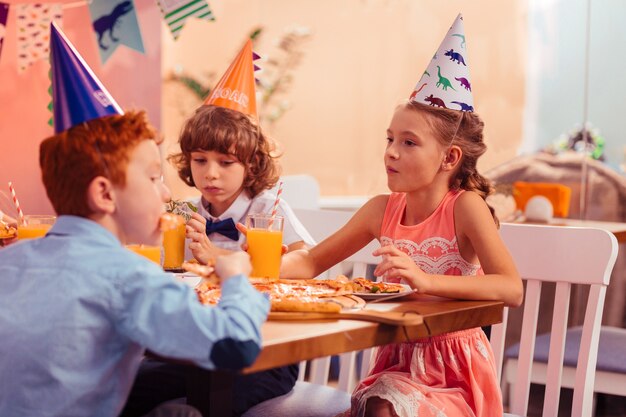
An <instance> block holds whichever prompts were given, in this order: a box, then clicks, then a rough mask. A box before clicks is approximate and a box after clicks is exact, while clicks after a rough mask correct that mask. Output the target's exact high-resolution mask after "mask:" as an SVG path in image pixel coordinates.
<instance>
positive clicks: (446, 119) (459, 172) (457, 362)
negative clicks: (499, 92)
mask: <svg viewBox="0 0 626 417" xmlns="http://www.w3.org/2000/svg"><path fill="white" fill-rule="evenodd" d="M459 20H460V19H457V22H456V23H458V22H459ZM456 23H455V25H456ZM455 25H453V27H452V28H451V29H450V30H451V31H452V32H453V33H454V32H455V30H456V31H457V33H458V28H457V27H455ZM461 30H462V28H461ZM461 33H462V32H461ZM449 34H450V32H449ZM444 42H445V41H444ZM441 48H442V47H440V49H441ZM448 49H451V48H448ZM455 50H462V49H460V48H457V49H455ZM444 52H445V45H444V51H443V52H441V54H440V53H439V51H438V53H437V55H439V56H445V55H444ZM437 55H436V57H437ZM446 58H447V57H446ZM453 63H454V65H457V64H456V62H453ZM437 65H438V66H441V65H442V64H441V63H437ZM429 69H430V67H429ZM444 70H445V67H442V68H441V69H440V73H444ZM428 72H430V74H437V69H435V70H434V71H428ZM456 78H463V79H465V80H466V81H467V79H468V78H467V77H460V76H459V77H456ZM468 83H469V82H468ZM421 85H422V83H418V87H417V88H420V86H421ZM457 87H458V85H457ZM422 88H423V87H422ZM432 88H433V89H436V88H439V87H437V86H435V85H434V83H433V86H432ZM459 90H460V88H459ZM432 91H435V92H436V91H437V90H432ZM411 97H412V98H411V101H409V102H407V103H404V104H401V105H400V106H398V107H397V109H396V111H395V113H394V115H393V118H392V119H391V123H390V124H389V127H388V129H387V136H386V140H387V149H386V151H385V155H384V163H385V168H386V172H387V185H388V187H389V189H390V190H391V191H392V193H391V194H390V195H379V196H376V197H374V198H372V199H371V200H369V201H368V202H367V203H366V204H365V205H364V206H363V207H362V208H361V209H359V210H358V211H357V213H356V214H355V215H354V216H353V217H352V219H351V220H350V221H349V222H348V223H347V224H346V225H345V226H344V227H343V228H342V229H340V230H339V231H338V232H336V233H335V234H333V235H332V236H330V237H329V238H328V239H326V240H324V241H323V242H321V243H320V244H318V245H317V246H315V247H313V248H311V249H309V250H299V251H293V252H290V253H288V254H287V255H285V256H284V258H283V263H282V271H281V272H282V275H283V276H284V277H293V278H300V277H313V276H316V275H318V274H320V273H321V272H323V271H324V270H326V269H328V268H329V267H331V266H332V265H335V264H336V263H338V262H341V261H342V260H343V259H345V258H347V257H349V256H350V255H352V254H353V253H355V252H356V251H357V250H359V249H360V248H362V247H364V246H365V245H366V244H367V243H369V242H370V241H371V240H372V239H377V240H378V241H379V242H380V243H381V248H380V249H377V250H376V251H375V252H374V255H377V256H381V257H382V261H381V263H380V264H379V265H378V266H377V268H376V269H375V271H374V274H375V275H376V276H381V277H383V279H385V280H388V281H394V282H398V281H402V282H405V283H407V284H409V285H410V286H411V287H412V288H414V289H416V290H417V292H418V293H420V294H430V295H436V296H442V297H449V298H456V299H465V300H498V301H503V302H504V303H505V304H506V305H508V306H519V305H520V304H521V302H522V297H523V295H522V282H521V279H520V277H519V274H518V272H517V270H516V268H515V265H514V263H513V260H512V258H511V256H510V254H509V253H508V251H507V249H506V247H505V245H504V243H503V242H502V240H501V239H500V235H499V233H498V220H497V218H496V217H495V214H494V213H493V210H491V208H490V207H489V206H488V205H487V204H486V202H485V198H486V197H487V195H488V194H489V193H490V192H491V186H490V183H489V181H488V180H487V179H486V178H484V177H483V176H481V175H480V174H479V173H478V171H477V170H476V162H477V159H478V158H479V157H480V156H481V155H482V154H483V153H484V152H485V150H486V147H485V144H484V143H483V122H482V121H481V119H480V118H479V117H478V116H477V115H475V114H474V113H472V112H469V111H459V110H450V109H449V107H451V106H450V103H452V102H453V101H460V100H459V99H457V100H450V99H449V98H448V99H447V100H446V98H445V95H443V94H441V95H440V98H439V99H441V100H442V101H443V102H444V103H447V104H448V105H447V106H445V107H447V108H437V107H432V106H429V105H428V104H430V102H431V101H432V98H433V97H434V95H433V94H432V93H430V95H429V93H428V92H427V93H426V94H424V92H423V91H422V92H419V93H414V94H412V95H411ZM441 97H443V98H441ZM455 97H456V98H458V95H457V96H455ZM455 97H453V98H455ZM435 98H437V97H435ZM462 99H463V100H464V101H463V103H465V104H466V105H468V104H467V103H468V102H470V103H471V101H469V100H471V93H470V96H469V100H468V97H467V96H465V97H463V98H462ZM470 106H471V105H470ZM472 109H473V107H472ZM344 415H345V416H381V417H382V416H401V417H415V416H420V417H424V416H436V417H444V416H480V417H488V416H498V415H500V416H501V415H502V399H501V394H500V388H499V385H498V382H497V379H496V374H495V363H494V358H493V353H492V351H491V347H490V345H489V341H488V340H487V338H486V336H485V334H484V333H483V331H482V330H481V329H480V328H476V329H471V330H463V331H458V332H453V333H448V334H444V335H440V336H435V337H430V338H423V339H418V340H415V341H412V342H407V343H400V344H394V345H387V346H383V347H381V348H379V349H377V351H376V353H375V357H374V360H373V365H372V368H371V370H370V373H369V375H368V376H367V377H366V378H365V379H364V380H363V381H361V382H360V384H359V385H358V386H357V388H356V389H355V391H354V393H353V395H352V407H351V410H348V411H346V413H345V414H344Z"/></svg>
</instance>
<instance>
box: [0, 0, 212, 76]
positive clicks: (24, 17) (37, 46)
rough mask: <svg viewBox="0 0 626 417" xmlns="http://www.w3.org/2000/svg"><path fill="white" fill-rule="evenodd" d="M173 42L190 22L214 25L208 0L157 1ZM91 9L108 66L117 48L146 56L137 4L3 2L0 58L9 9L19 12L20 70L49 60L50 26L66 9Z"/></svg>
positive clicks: (109, 0) (126, 0)
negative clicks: (126, 48)
mask: <svg viewBox="0 0 626 417" xmlns="http://www.w3.org/2000/svg"><path fill="white" fill-rule="evenodd" d="M155 3H156V4H157V5H158V6H159V8H160V9H161V13H162V14H163V18H164V20H165V22H166V23H167V25H168V27H169V28H170V30H171V32H172V35H173V36H174V39H177V38H178V36H179V35H180V31H181V30H182V28H183V26H184V25H185V23H186V21H187V20H188V19H190V18H197V19H203V20H207V21H214V20H215V15H214V14H213V12H212V11H211V9H210V7H209V5H208V3H207V1H206V0H155ZM83 6H88V7H89V12H90V15H91V20H92V22H91V24H92V27H93V31H94V38H95V41H96V44H97V45H98V50H99V52H100V60H101V62H102V63H105V62H106V61H107V60H108V59H109V58H110V57H111V55H113V53H114V52H115V50H116V49H117V47H118V46H120V45H126V46H128V47H130V48H132V49H135V50H137V51H139V52H142V53H144V52H145V49H144V45H143V39H142V37H141V30H140V28H139V21H138V19H137V11H136V8H135V4H134V0H84V1H83V0H79V1H76V2H74V3H16V4H12V5H10V4H8V3H5V2H2V1H0V56H1V55H2V45H3V41H4V38H5V36H6V25H7V22H8V16H9V9H10V8H15V10H16V12H17V13H16V18H15V20H16V25H17V41H16V44H17V51H18V59H17V64H18V70H19V72H20V73H23V72H24V71H26V70H27V69H28V68H29V67H30V66H31V65H32V64H34V63H36V62H37V61H40V60H45V59H47V58H48V55H49V51H48V32H49V28H50V23H51V22H52V21H56V22H57V23H58V24H60V25H61V24H62V18H63V9H67V8H74V7H83Z"/></svg>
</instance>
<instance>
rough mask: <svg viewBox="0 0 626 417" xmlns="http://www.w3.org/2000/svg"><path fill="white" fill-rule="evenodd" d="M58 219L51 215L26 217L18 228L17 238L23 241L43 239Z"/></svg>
mask: <svg viewBox="0 0 626 417" xmlns="http://www.w3.org/2000/svg"><path fill="white" fill-rule="evenodd" d="M56 219H57V218H56V216H51V215H41V214H29V215H26V216H24V222H20V224H18V226H17V238H18V239H20V240H23V239H33V238H38V237H43V236H45V235H46V233H48V230H50V228H51V227H52V225H53V224H54V222H55V221H56Z"/></svg>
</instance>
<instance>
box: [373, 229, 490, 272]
mask: <svg viewBox="0 0 626 417" xmlns="http://www.w3.org/2000/svg"><path fill="white" fill-rule="evenodd" d="M380 243H381V246H385V245H390V244H393V245H394V246H395V247H396V248H398V249H400V250H401V251H403V252H404V253H406V254H407V255H409V257H410V258H411V259H412V260H413V262H415V263H416V264H417V265H418V266H419V267H420V269H421V270H422V271H424V272H426V273H427V274H434V275H476V273H477V272H478V270H479V269H480V265H476V264H472V263H469V262H467V261H466V260H465V259H463V257H462V256H461V255H460V254H459V248H458V245H457V240H456V237H454V238H453V239H452V240H448V239H445V238H443V237H432V238H429V239H426V240H424V241H423V242H422V243H421V244H417V243H416V242H413V241H412V240H408V239H398V240H395V241H394V240H393V239H390V238H388V237H386V236H382V237H381V239H380ZM454 270H457V271H458V273H457V274H451V273H450V272H451V271H454Z"/></svg>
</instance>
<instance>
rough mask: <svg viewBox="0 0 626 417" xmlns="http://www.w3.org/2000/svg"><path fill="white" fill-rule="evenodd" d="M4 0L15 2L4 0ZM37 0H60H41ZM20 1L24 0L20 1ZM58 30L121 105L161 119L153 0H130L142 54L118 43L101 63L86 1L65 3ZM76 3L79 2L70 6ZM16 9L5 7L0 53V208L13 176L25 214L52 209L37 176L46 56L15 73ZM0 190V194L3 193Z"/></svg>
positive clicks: (44, 131)
mask: <svg viewBox="0 0 626 417" xmlns="http://www.w3.org/2000/svg"><path fill="white" fill-rule="evenodd" d="M3 1H4V2H6V3H9V4H12V3H13V4H15V3H17V2H15V1H10V0H9V1H7V0H3ZM39 2H40V3H59V1H44V0H40V1H39ZM20 3H23V1H20ZM65 3H66V4H67V5H68V7H66V8H64V10H63V24H62V27H63V31H64V32H65V34H66V35H67V37H68V38H69V40H70V41H71V42H72V43H73V44H74V46H76V48H77V49H78V51H79V52H80V53H81V54H82V56H83V57H84V58H85V60H86V61H87V63H88V64H89V65H90V66H91V68H92V69H93V70H94V72H95V73H96V75H97V76H98V77H99V78H100V80H101V81H102V82H103V83H104V85H105V86H106V87H107V89H108V90H109V91H110V92H111V94H112V95H113V96H114V97H115V99H116V100H117V101H118V103H119V104H120V105H121V106H122V108H124V109H131V108H135V109H145V110H146V111H147V112H148V115H149V117H150V120H151V121H152V123H153V124H154V125H155V126H156V127H157V128H159V127H160V124H161V71H160V68H161V13H160V11H159V9H158V7H157V5H156V2H155V1H154V0H135V7H136V10H137V17H138V19H139V26H140V28H141V34H142V37H143V43H144V48H145V55H144V54H141V53H139V52H137V51H135V50H132V49H129V48H127V47H125V46H120V47H118V49H117V50H116V51H115V53H114V54H113V55H112V56H111V57H110V58H109V60H108V61H107V63H106V64H104V65H102V64H101V63H100V58H99V56H98V50H97V45H96V39H95V37H94V35H93V33H92V30H91V20H90V16H89V9H88V7H87V5H86V4H87V2H85V5H80V3H79V2H78V3H77V2H76V1H69V2H65ZM76 4H79V6H78V7H70V5H71V6H74V5H76ZM15 17H16V14H15V10H9V20H8V22H7V30H6V37H5V40H4V47H3V49H2V54H1V55H0V209H2V210H5V211H8V210H12V207H11V206H10V205H9V202H8V201H7V198H6V196H8V194H9V192H8V186H7V182H8V181H13V184H14V186H15V188H16V190H17V193H18V197H19V199H20V204H21V206H22V209H23V210H24V212H26V213H33V214H34V213H51V212H52V207H51V205H50V203H49V202H48V198H47V197H46V193H45V190H44V188H43V184H42V182H41V178H40V171H39V163H38V157H39V156H38V155H39V143H40V142H41V141H42V139H44V138H46V137H48V136H50V135H51V134H52V133H53V130H52V128H51V127H50V126H48V124H47V122H48V119H49V117H50V113H49V112H48V109H47V105H48V102H49V101H50V99H49V96H48V91H47V90H48V86H49V79H48V70H49V64H48V62H47V61H41V62H38V63H37V64H35V65H33V66H31V67H30V68H28V69H27V70H26V71H25V72H24V73H21V74H20V73H18V70H17V65H16V55H17V48H16V29H15ZM3 194H4V195H3Z"/></svg>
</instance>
